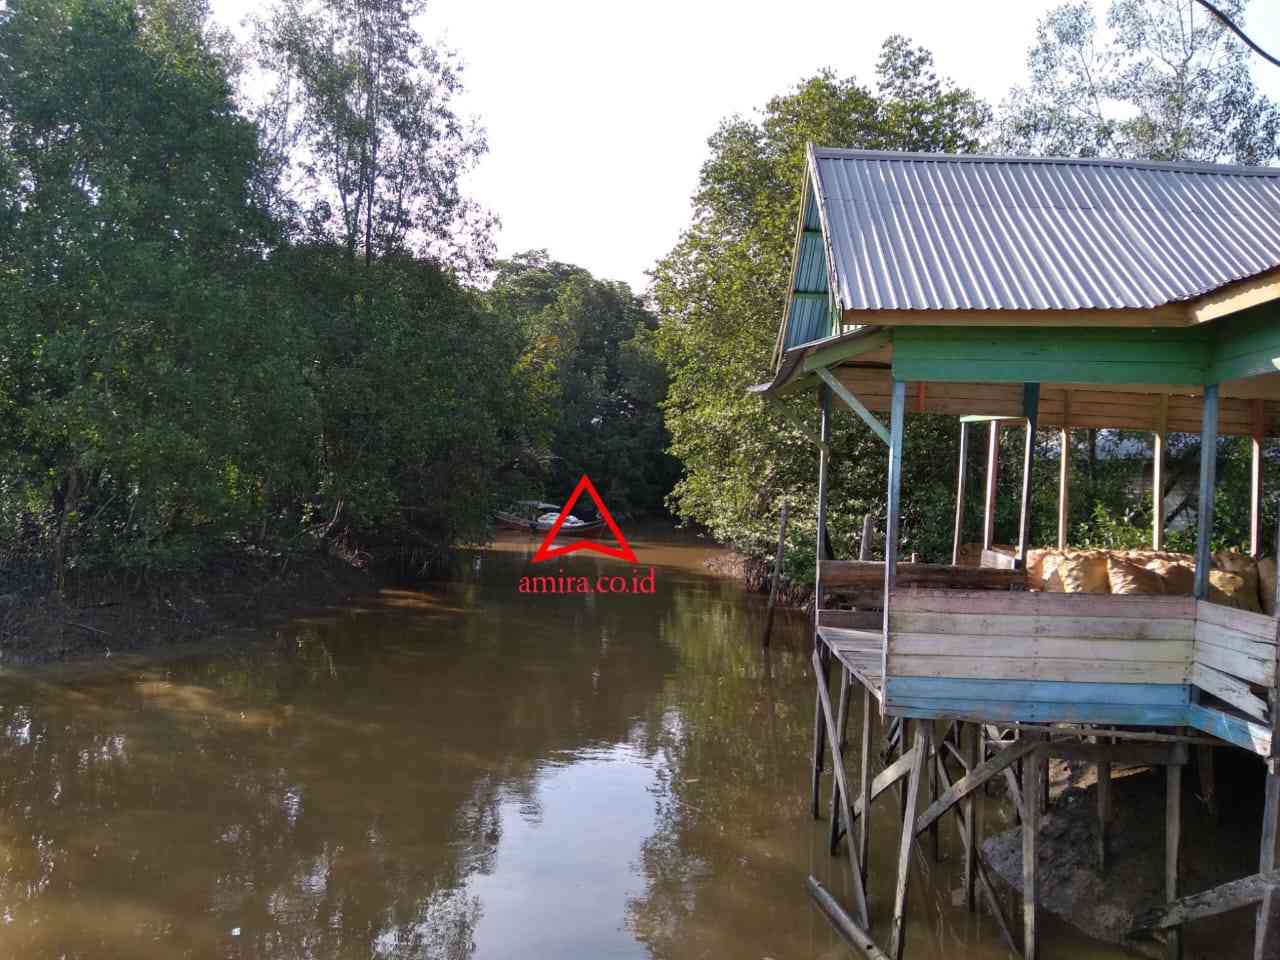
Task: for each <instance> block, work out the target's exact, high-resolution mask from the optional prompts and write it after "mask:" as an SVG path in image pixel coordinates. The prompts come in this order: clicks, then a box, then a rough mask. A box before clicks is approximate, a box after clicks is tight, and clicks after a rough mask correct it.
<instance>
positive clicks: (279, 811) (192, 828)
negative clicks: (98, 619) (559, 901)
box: [0, 580, 673, 960]
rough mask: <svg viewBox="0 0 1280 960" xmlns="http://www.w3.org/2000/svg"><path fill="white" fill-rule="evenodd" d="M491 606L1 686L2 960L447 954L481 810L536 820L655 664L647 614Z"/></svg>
mask: <svg viewBox="0 0 1280 960" xmlns="http://www.w3.org/2000/svg"><path fill="white" fill-rule="evenodd" d="M512 583H514V581H512ZM508 587H509V584H507V583H505V582H503V583H501V584H499V585H493V584H490V583H489V581H488V580H486V581H485V582H482V583H481V584H479V585H478V586H476V585H473V586H472V587H470V588H469V589H471V590H473V591H474V592H476V593H477V597H478V601H479V602H481V603H484V604H485V605H486V609H485V611H484V612H483V613H462V614H458V613H455V612H452V611H450V612H448V613H433V612H432V610H431V609H423V610H397V611H390V612H388V611H373V612H372V613H369V614H367V615H362V616H350V617H341V618H339V619H337V620H335V621H332V622H328V623H326V622H315V623H312V624H309V625H305V626H299V627H296V628H289V629H285V630H283V631H282V632H281V634H280V639H279V642H278V643H276V644H275V645H273V646H272V647H271V648H270V649H267V650H255V651H254V652H252V653H246V654H243V655H240V656H227V657H219V658H216V659H206V660H201V661H193V662H190V663H181V664H175V665H173V666H172V667H169V668H167V669H165V670H157V671H154V672H152V673H149V674H148V675H146V676H144V677H141V678H129V679H127V680H126V679H124V678H121V677H116V678H113V679H110V680H103V681H98V682H91V683H87V684H78V685H77V684H58V683H49V684H39V685H37V684H33V683H26V682H22V681H16V680H15V681H9V682H7V683H6V686H7V687H8V689H5V690H0V703H3V704H5V705H4V706H0V736H2V737H3V739H0V916H2V917H3V918H4V919H5V920H6V921H7V922H6V923H3V924H0V953H3V954H9V955H23V956H63V957H69V958H74V957H89V956H93V957H100V956H112V955H116V956H131V957H134V956H136V957H150V956H155V957H166V958H167V957H174V956H182V955H201V956H208V955H225V956H230V957H310V956H314V957H369V956H388V957H399V956H414V957H429V958H436V957H439V958H447V960H453V958H461V957H464V956H467V955H469V954H471V953H472V952H473V951H474V950H475V948H476V944H475V942H474V934H475V930H476V926H477V924H478V922H479V919H480V915H481V910H482V907H481V904H480V903H479V902H478V901H477V900H476V898H475V897H474V896H471V895H469V893H468V891H467V885H466V880H467V877H468V876H469V875H471V874H472V873H474V872H489V871H492V870H493V869H494V865H495V854H496V850H497V845H498V843H499V840H500V823H501V818H500V806H501V804H502V803H504V802H511V801H512V799H513V798H514V802H517V803H521V804H523V805H525V806H536V804H537V796H536V792H535V788H534V786H533V781H534V778H535V775H536V773H537V771H538V769H539V764H540V763H542V762H543V761H544V759H545V758H547V757H548V756H551V755H553V754H555V753H557V752H560V751H570V752H571V751H577V750H580V749H581V748H582V747H583V746H585V745H590V744H601V743H616V742H620V741H623V740H625V739H626V738H627V737H628V735H629V734H630V733H631V731H632V726H633V723H634V718H635V717H637V716H641V715H643V714H644V713H645V712H646V711H647V710H648V709H649V708H650V705H651V703H652V701H653V700H654V698H655V694H656V691H658V690H659V689H661V686H662V683H663V679H664V677H666V676H667V675H668V674H669V673H670V671H671V668H672V664H673V657H672V654H671V651H670V649H669V648H668V647H667V646H666V645H665V644H663V643H661V642H659V640H658V623H659V619H660V618H661V617H662V615H663V613H664V610H663V607H662V605H661V601H660V600H659V602H658V603H657V604H655V603H654V602H652V601H648V602H642V603H627V602H626V601H628V600H630V599H631V598H621V600H620V601H614V602H608V603H604V602H602V603H598V604H597V605H596V610H595V612H594V614H593V615H590V616H588V615H584V614H583V613H582V610H581V605H579V606H578V607H577V608H574V607H573V606H571V605H568V604H557V603H556V602H555V601H552V603H551V604H548V605H539V604H538V603H536V602H521V601H520V600H519V599H518V598H516V599H514V600H513V596H514V595H513V593H511V592H510V591H509V590H508ZM535 599H536V598H535ZM579 599H580V598H579ZM450 602H454V603H456V597H455V598H450ZM602 637H606V638H607V641H604V642H602V639H601V638H602Z"/></svg>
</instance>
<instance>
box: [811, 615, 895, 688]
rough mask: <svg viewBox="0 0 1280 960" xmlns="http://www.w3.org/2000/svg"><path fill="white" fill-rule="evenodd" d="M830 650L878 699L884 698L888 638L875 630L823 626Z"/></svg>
mask: <svg viewBox="0 0 1280 960" xmlns="http://www.w3.org/2000/svg"><path fill="white" fill-rule="evenodd" d="M818 636H819V637H821V638H822V642H823V643H825V644H826V645H827V649H829V650H830V651H831V653H832V654H833V655H834V656H835V658H836V659H837V660H839V661H840V663H842V664H843V665H844V666H845V667H846V668H848V670H849V672H850V673H852V674H853V675H854V676H855V677H856V678H857V679H858V682H859V683H861V684H862V685H863V686H864V687H866V688H867V689H868V690H870V691H871V693H872V694H873V695H874V696H875V698H876V699H877V700H883V699H884V638H883V636H881V634H880V633H879V631H875V630H847V629H842V628H840V627H819V628H818Z"/></svg>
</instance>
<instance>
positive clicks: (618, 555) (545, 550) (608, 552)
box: [533, 473, 639, 563]
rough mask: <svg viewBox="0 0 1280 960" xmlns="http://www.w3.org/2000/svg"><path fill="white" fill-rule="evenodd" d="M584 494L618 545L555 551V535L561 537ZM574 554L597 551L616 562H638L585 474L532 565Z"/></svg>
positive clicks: (584, 544) (587, 543)
mask: <svg viewBox="0 0 1280 960" xmlns="http://www.w3.org/2000/svg"><path fill="white" fill-rule="evenodd" d="M584 490H585V491H586V492H587V493H589V494H590V495H591V499H592V501H594V503H595V505H596V510H598V511H599V513H600V516H601V518H602V519H603V520H604V523H605V526H607V527H608V528H609V532H610V533H612V534H613V538H614V539H615V540H617V541H618V545H617V546H616V547H611V546H609V545H608V544H607V543H599V542H597V541H595V540H579V541H577V542H576V543H567V544H564V545H563V546H559V547H555V548H554V549H553V548H552V546H551V544H553V543H554V542H555V539H556V535H557V534H559V533H560V528H561V527H562V526H563V525H564V522H565V520H566V519H568V517H569V514H570V512H571V511H572V510H573V505H574V504H575V503H577V502H578V498H579V497H580V496H582V491H584ZM575 550H594V551H595V552H596V553H603V554H604V555H605V556H606V557H613V558H614V559H616V560H626V561H627V562H628V563H638V562H639V561H638V560H636V555H635V553H634V552H633V551H632V549H631V544H629V543H627V538H626V537H624V536H623V535H622V531H621V530H619V529H618V525H617V523H615V522H614V519H613V515H612V514H611V513H609V508H608V507H606V506H605V505H604V501H603V500H601V499H600V494H599V493H597V492H596V486H595V484H594V483H592V482H591V478H590V477H588V476H587V475H586V474H585V473H584V474H583V475H582V479H581V480H579V481H578V485H577V486H576V487H574V488H573V493H571V494H569V499H568V500H566V501H565V503H564V506H563V507H561V508H560V516H559V517H557V518H556V523H555V526H553V527H552V528H551V529H550V530H548V531H547V535H546V536H545V537H543V539H542V544H541V545H540V546H539V547H538V552H537V553H535V554H534V555H533V562H534V563H541V562H542V561H543V560H551V559H552V558H554V557H563V556H564V555H565V554H567V553H573V552H574V551H575Z"/></svg>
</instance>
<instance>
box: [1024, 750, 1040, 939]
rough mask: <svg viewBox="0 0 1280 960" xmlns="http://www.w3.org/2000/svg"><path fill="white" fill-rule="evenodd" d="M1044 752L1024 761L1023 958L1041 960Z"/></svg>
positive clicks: (1029, 755) (1033, 754)
mask: <svg viewBox="0 0 1280 960" xmlns="http://www.w3.org/2000/svg"><path fill="white" fill-rule="evenodd" d="M1044 760H1045V758H1044V755H1043V754H1042V753H1041V752H1040V751H1039V750H1035V751H1033V752H1032V753H1030V754H1028V755H1027V756H1026V757H1025V758H1024V759H1023V764H1022V791H1023V792H1022V812H1023V819H1022V937H1023V940H1022V958H1023V960H1038V957H1039V949H1040V944H1039V936H1038V931H1037V929H1036V897H1037V896H1038V895H1039V892H1040V891H1039V870H1040V864H1039V861H1038V860H1037V855H1038V853H1039V851H1038V850H1037V847H1038V846H1039V844H1038V842H1037V841H1038V840H1039V835H1040V777H1041V770H1042V765H1043V764H1044Z"/></svg>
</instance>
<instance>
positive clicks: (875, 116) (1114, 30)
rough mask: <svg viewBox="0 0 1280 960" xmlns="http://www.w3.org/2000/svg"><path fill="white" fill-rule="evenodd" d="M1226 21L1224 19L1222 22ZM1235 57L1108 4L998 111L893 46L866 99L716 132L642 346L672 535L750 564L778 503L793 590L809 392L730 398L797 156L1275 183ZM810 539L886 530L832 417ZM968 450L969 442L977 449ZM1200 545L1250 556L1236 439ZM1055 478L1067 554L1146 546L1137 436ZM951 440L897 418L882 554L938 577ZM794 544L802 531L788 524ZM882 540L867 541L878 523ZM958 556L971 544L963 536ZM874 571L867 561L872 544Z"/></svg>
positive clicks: (1007, 528) (771, 343)
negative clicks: (1264, 171)
mask: <svg viewBox="0 0 1280 960" xmlns="http://www.w3.org/2000/svg"><path fill="white" fill-rule="evenodd" d="M1243 6H1244V4H1243V3H1242V2H1237V3H1232V4H1227V5H1226V9H1227V11H1228V13H1229V14H1231V15H1233V16H1235V17H1237V18H1238V17H1240V16H1241V15H1242V13H1243ZM1247 56H1248V53H1247V50H1246V49H1245V48H1244V47H1243V45H1242V44H1240V43H1239V42H1238V41H1237V40H1236V39H1235V38H1234V37H1233V36H1232V35H1231V34H1229V33H1228V32H1227V31H1226V30H1225V29H1224V28H1223V27H1222V26H1221V25H1220V24H1219V23H1218V22H1217V21H1216V20H1214V19H1213V18H1212V17H1211V16H1210V15H1209V14H1207V13H1206V12H1204V11H1203V10H1201V9H1200V8H1198V7H1196V6H1195V5H1194V4H1193V3H1191V2H1188V0H1146V2H1142V0H1114V2H1112V3H1111V4H1110V5H1109V7H1108V8H1107V11H1106V19H1105V24H1103V23H1100V22H1099V20H1098V18H1097V16H1096V15H1095V11H1094V10H1093V8H1092V7H1091V6H1090V5H1089V4H1087V3H1071V4H1064V5H1062V6H1060V7H1057V8H1055V9H1054V10H1052V11H1051V12H1050V13H1049V14H1047V15H1046V16H1045V17H1044V18H1043V19H1042V21H1041V22H1040V24H1039V28H1038V31H1037V35H1036V41H1035V43H1034V45H1033V47H1032V49H1031V50H1030V51H1029V52H1028V57H1027V63H1028V79H1027V80H1026V82H1025V83H1024V84H1023V85H1020V86H1016V87H1014V88H1013V89H1012V90H1011V92H1010V95H1009V96H1008V98H1007V99H1006V100H1005V101H1004V102H1002V103H1000V104H998V105H991V104H988V103H986V102H984V101H983V100H982V99H981V98H979V97H978V96H977V95H976V94H975V93H973V92H972V91H970V90H967V89H964V88H962V87H959V86H957V85H956V84H954V83H951V82H950V81H948V80H946V79H943V78H942V77H940V76H939V75H938V73H937V70H936V68H935V65H934V60H933V57H932V54H931V53H930V52H929V51H927V50H924V49H921V48H919V47H916V46H914V45H913V44H911V43H910V42H909V41H908V40H906V39H904V38H901V37H891V38H889V39H888V40H887V41H886V42H885V43H884V45H883V47H882V50H881V56H880V60H879V62H878V64H877V67H876V71H875V75H874V79H873V81H872V82H871V83H864V82H861V81H859V80H857V79H855V78H851V77H843V76H840V75H839V74H837V73H835V72H833V71H821V72H819V73H816V74H815V75H814V76H812V77H810V78H809V79H807V80H805V81H803V82H802V83H800V84H799V85H797V86H796V87H795V88H794V89H792V90H790V91H788V92H786V93H784V94H781V95H779V96H777V97H775V98H773V99H772V100H770V101H769V102H768V103H767V104H765V105H764V106H763V108H761V109H760V110H759V111H758V113H757V114H755V115H754V116H750V117H742V116H734V117H730V118H728V119H726V120H725V121H724V122H723V123H722V124H721V125H720V127H719V128H718V129H717V130H716V131H715V133H714V134H713V135H712V136H711V138H710V140H709V157H708V159H707V161H706V162H705V164H704V165H703V167H702V171H701V176H700V180H699V187H698V190H697V193H696V195H695V197H694V212H693V215H692V217H691V220H690V224H689V226H688V227H687V228H686V230H685V232H684V234H683V235H682V237H681V238H680V241H679V242H678V243H677V245H676V246H675V247H674V248H673V249H672V250H671V251H670V252H669V253H668V254H667V256H666V257H664V258H663V259H662V260H661V261H660V262H659V264H658V267H657V269H656V271H655V286H654V296H655V301H656V305H657V309H658V313H659V320H660V323H659V327H658V334H657V340H658V348H659V352H660V354H661V356H662V357H663V359H664V360H665V361H666V363H667V364H668V367H669V369H670V373H671V389H670V393H669V395H668V397H667V399H666V401H665V409H666V413H667V424H668V427H669V429H670V430H671V435H672V450H673V452H675V454H676V455H677V456H678V457H679V458H680V460H681V462H682V463H683V465H684V468H685V472H684V475H683V477H682V478H681V480H680V481H679V483H677V485H676V487H675V490H674V492H673V494H672V504H673V506H674V509H675V510H676V512H677V513H678V515H679V516H681V517H683V518H685V519H686V520H689V521H692V522H695V523H698V524H702V525H705V526H706V527H707V528H708V529H710V530H711V531H712V532H713V533H714V534H715V535H716V536H717V537H718V538H720V539H721V540H724V541H727V542H730V543H732V544H734V545H735V546H736V547H737V548H738V549H740V550H742V551H744V552H745V553H747V554H749V555H751V556H754V557H758V558H767V557H768V556H770V555H771V554H772V552H773V545H774V543H775V542H776V537H777V522H778V521H777V517H778V513H779V510H780V507H781V504H782V502H784V501H786V502H788V503H789V504H790V516H791V518H792V522H791V525H790V527H789V529H790V531H791V534H790V536H789V540H790V543H791V548H790V550H789V551H788V556H789V558H790V560H789V570H788V573H789V574H791V575H792V576H793V577H794V578H796V579H798V580H801V581H804V580H808V581H810V582H811V581H812V567H813V564H812V557H813V552H814V541H815V522H814V520H813V517H814V513H815V510H814V505H815V503H816V495H817V490H816V478H817V469H816V460H817V444H816V438H817V433H818V413H817V405H816V402H815V397H814V395H813V394H812V393H805V394H804V395H801V396H793V397H790V398H788V399H786V400H782V401H777V400H772V401H770V402H768V403H764V402H762V401H760V400H759V399H757V398H756V397H754V396H751V395H749V394H748V392H747V388H748V387H749V386H750V385H751V384H754V383H759V382H762V381H767V380H768V379H770V377H771V375H772V358H773V355H774V350H775V346H776V339H775V338H776V335H777V330H778V324H779V320H780V315H781V311H782V307H783V304H784V303H785V302H786V301H787V298H788V295H789V282H790V277H789V270H790V264H791V253H792V245H793V243H794V239H795V233H794V231H795V224H796V220H797V217H798V215H799V204H800V189H801V185H802V182H803V177H802V172H803V165H804V150H805V144H806V143H808V142H813V143H818V144H822V145H828V146H844V147H858V148H864V149H885V150H911V151H945V152H952V153H973V152H991V153H994V152H1000V153H1013V154H1019V155H1028V156H1029V155H1070V156H1113V157H1128V158H1148V159H1157V160H1200V161H1211V160H1216V161H1227V162H1235V163H1242V164H1257V163H1272V162H1274V161H1275V159H1276V157H1277V137H1278V135H1280V109H1278V108H1277V105H1276V104H1275V103H1273V102H1272V101H1270V100H1269V99H1268V98H1266V97H1265V96H1263V95H1261V94H1260V93H1259V92H1258V90H1257V89H1256V87H1255V86H1254V84H1253V82H1252V80H1251V79H1250V77H1249V71H1248V60H1247ZM833 413H834V429H833V435H832V443H831V447H832V459H831V464H832V474H831V489H832V496H831V500H830V503H829V506H828V524H829V530H830V537H831V542H832V546H833V548H834V550H835V552H836V554H837V555H838V556H843V557H850V556H857V555H858V552H859V547H860V545H861V544H860V538H861V529H862V520H863V517H864V515H866V514H868V513H870V514H872V515H873V517H880V518H882V517H883V515H884V503H883V500H884V496H885V488H884V481H883V478H884V476H885V471H886V460H887V454H886V451H885V447H884V445H883V444H882V443H881V442H880V441H879V440H878V439H877V438H876V437H875V435H874V434H873V433H872V432H871V431H870V430H869V429H868V428H867V427H866V426H865V425H864V424H863V423H862V421H861V420H859V419H858V418H856V417H855V416H853V415H852V414H850V413H849V412H848V411H847V410H844V409H843V407H842V405H841V404H839V403H838V402H836V403H835V404H834V407H833ZM984 439H985V438H984ZM1022 442H1023V440H1022V434H1021V431H1018V430H1013V431H1006V432H1005V436H1004V437H1003V439H1002V449H1001V463H1002V469H1001V474H1000V491H999V497H998V501H997V503H998V512H997V540H998V541H1000V540H1003V541H1004V542H1008V541H1009V538H1010V537H1016V534H1017V524H1018V519H1017V517H1016V516H1015V512H1016V509H1017V504H1018V502H1019V492H1018V491H1019V488H1020V484H1021V462H1022V455H1023V454H1022ZM1037 445H1038V449H1037V455H1036V462H1035V467H1034V477H1033V484H1034V488H1033V503H1034V510H1033V529H1032V531H1031V539H1032V543H1034V544H1043V543H1054V542H1056V523H1057V508H1056V502H1057V500H1056V495H1057V476H1058V469H1059V463H1060V458H1061V456H1062V455H1063V451H1062V450H1061V448H1060V445H1059V443H1058V441H1057V435H1056V433H1051V432H1043V433H1041V434H1039V436H1038V438H1037ZM1219 445H1220V447H1219V472H1218V476H1219V486H1218V493H1217V498H1218V499H1217V502H1216V510H1215V514H1216V518H1217V519H1216V531H1217V538H1218V542H1217V543H1216V544H1215V548H1216V547H1226V546H1240V545H1241V544H1242V543H1243V544H1247V543H1248V516H1249V496H1248V490H1249V441H1248V439H1247V438H1234V437H1233V438H1223V439H1221V440H1220V441H1219ZM1066 455H1067V456H1068V457H1069V459H1070V471H1071V488H1072V503H1071V516H1070V528H1071V539H1072V543H1073V544H1074V545H1077V546H1090V545H1096V546H1108V547H1131V546H1138V545H1144V544H1148V543H1149V542H1150V536H1151V533H1150V531H1151V526H1152V516H1151V509H1152V508H1151V501H1152V498H1151V494H1150V479H1149V478H1150V474H1149V471H1148V472H1145V473H1144V468H1146V467H1147V465H1148V464H1149V463H1150V456H1151V453H1150V438H1149V437H1148V436H1146V435H1144V434H1126V433H1122V432H1119V431H1096V430H1077V431H1074V432H1073V435H1072V440H1071V443H1070V445H1069V447H1068V450H1067V451H1066ZM957 457H958V429H957V426H956V423H955V420H954V419H953V418H948V417H934V416H929V415H921V416H916V417H913V418H912V420H911V427H910V429H909V430H908V431H907V435H906V449H905V453H904V459H903V470H904V473H903V483H902V490H903V497H904V503H903V510H902V524H901V536H902V543H901V544H900V547H899V553H900V555H901V556H909V555H911V554H913V553H914V554H918V555H919V556H920V557H921V559H926V560H931V561H935V562H936V561H941V562H948V561H949V560H950V556H951V534H952V521H953V516H954V509H955V507H954V501H953V496H954V490H955V472H956V463H957ZM980 459H982V458H980V457H979V456H977V455H976V454H974V455H973V456H972V458H971V462H970V464H969V470H970V474H969V483H968V490H969V492H970V496H971V498H972V500H973V502H972V503H971V504H969V506H968V509H967V515H968V516H969V517H970V518H971V522H975V521H973V520H972V518H977V517H980V516H981V504H980V503H979V499H980V498H981V496H982V491H983V486H984V482H983V479H982V475H981V471H982V468H983V464H981V463H979V462H978V461H979V460H980ZM1198 460H1199V438H1198V436H1189V435H1187V436H1184V435H1175V436H1173V437H1171V439H1170V451H1169V469H1168V471H1167V473H1168V478H1167V487H1166V490H1165V491H1164V493H1165V495H1166V497H1167V499H1166V507H1167V510H1168V515H1167V516H1166V518H1165V519H1166V524H1167V525H1168V526H1169V528H1170V531H1171V532H1170V535H1169V540H1168V542H1169V543H1170V545H1171V547H1173V548H1179V547H1184V548H1185V546H1186V544H1187V543H1189V542H1190V541H1189V539H1188V538H1189V537H1190V536H1191V533H1190V531H1189V529H1188V528H1189V527H1191V528H1193V527H1194V518H1195V511H1196V503H1195V492H1194V491H1195V482H1194V478H1195V475H1196V470H1197V464H1198ZM1266 468H1267V474H1268V483H1267V486H1266V489H1267V491H1268V493H1267V499H1266V504H1265V513H1264V517H1265V522H1266V524H1267V525H1268V527H1270V528H1274V525H1275V522H1276V515H1277V497H1276V485H1275V483H1274V481H1275V480H1276V479H1280V476H1272V475H1273V474H1277V475H1280V467H1278V465H1277V463H1276V460H1275V451H1274V450H1271V449H1269V450H1268V455H1267V461H1266ZM806 524H807V526H806ZM879 528H880V530H881V536H883V521H881V522H880V524H879ZM968 534H969V536H968V538H969V539H977V538H978V531H977V529H976V527H975V528H974V529H972V530H970V531H968ZM871 546H872V556H877V555H883V554H882V553H880V552H879V551H881V550H882V549H883V544H882V543H881V542H879V541H877V542H876V543H874V544H872V545H871Z"/></svg>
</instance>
